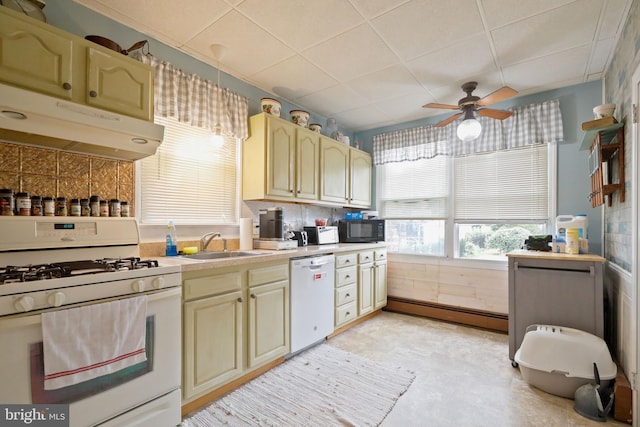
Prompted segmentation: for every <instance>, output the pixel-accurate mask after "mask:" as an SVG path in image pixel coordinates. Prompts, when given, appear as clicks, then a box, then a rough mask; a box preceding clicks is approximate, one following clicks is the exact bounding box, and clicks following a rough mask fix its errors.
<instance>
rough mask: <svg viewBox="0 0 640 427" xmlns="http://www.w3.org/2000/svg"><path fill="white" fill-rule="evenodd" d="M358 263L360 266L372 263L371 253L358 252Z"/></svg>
mask: <svg viewBox="0 0 640 427" xmlns="http://www.w3.org/2000/svg"><path fill="white" fill-rule="evenodd" d="M358 262H359V263H360V264H368V263H370V262H373V251H367V252H360V253H359V254H358Z"/></svg>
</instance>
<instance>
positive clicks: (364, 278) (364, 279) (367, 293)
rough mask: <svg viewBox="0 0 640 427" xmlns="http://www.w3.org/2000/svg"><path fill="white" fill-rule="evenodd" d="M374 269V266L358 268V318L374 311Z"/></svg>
mask: <svg viewBox="0 0 640 427" xmlns="http://www.w3.org/2000/svg"><path fill="white" fill-rule="evenodd" d="M373 269H374V267H373V264H362V265H360V266H359V267H358V316H362V315H363V314H367V313H371V312H372V311H373V292H374V290H373V289H374V283H373V279H374V272H373Z"/></svg>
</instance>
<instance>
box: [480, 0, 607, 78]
mask: <svg viewBox="0 0 640 427" xmlns="http://www.w3.org/2000/svg"><path fill="white" fill-rule="evenodd" d="M600 5H601V1H600V0H583V1H580V2H574V3H571V4H569V5H566V6H563V7H560V8H557V9H554V10H552V11H549V12H546V13H544V14H541V15H537V16H534V17H531V18H529V19H526V20H524V21H520V22H517V23H515V24H511V25H507V26H505V27H502V28H498V29H496V30H493V31H491V37H492V38H493V40H494V44H495V48H496V53H497V55H498V58H499V62H500V65H502V66H505V65H511V64H514V63H517V62H520V61H526V60H529V59H533V58H537V57H541V56H544V55H548V54H550V53H555V52H560V51H563V50H566V49H570V48H574V47H577V46H582V45H585V44H590V43H591V42H592V40H593V39H594V36H595V32H596V27H597V24H598V16H599V13H600V12H599V11H600Z"/></svg>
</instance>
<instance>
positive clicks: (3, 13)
mask: <svg viewBox="0 0 640 427" xmlns="http://www.w3.org/2000/svg"><path fill="white" fill-rule="evenodd" d="M13 13H14V12H13V11H12V10H9V9H8V8H5V7H2V8H0V43H1V45H0V80H1V81H3V82H6V83H9V84H12V85H15V86H20V87H22V88H25V89H31V90H34V91H37V92H41V93H44V94H47V95H51V96H55V97H58V98H64V99H69V100H70V99H72V94H73V92H74V90H75V89H76V88H75V87H74V86H75V84H76V82H75V81H74V80H73V76H72V74H73V53H72V52H73V41H72V39H70V38H69V37H68V36H67V35H66V34H61V32H60V31H59V30H57V29H56V28H53V27H49V26H44V25H40V26H38V25H28V24H26V23H25V20H24V18H22V17H15V16H14V15H13ZM27 19H31V20H32V18H27Z"/></svg>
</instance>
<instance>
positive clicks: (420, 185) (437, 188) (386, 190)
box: [377, 156, 450, 219]
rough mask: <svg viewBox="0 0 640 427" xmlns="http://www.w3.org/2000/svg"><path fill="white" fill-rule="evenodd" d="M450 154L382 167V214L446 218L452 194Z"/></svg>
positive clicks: (389, 217)
mask: <svg viewBox="0 0 640 427" xmlns="http://www.w3.org/2000/svg"><path fill="white" fill-rule="evenodd" d="M449 164H450V158H449V157H447V156H437V157H434V158H431V159H420V160H415V161H412V162H397V163H386V164H384V165H381V166H377V167H378V168H379V169H380V176H381V182H380V184H381V185H380V188H379V189H378V198H379V200H380V206H381V211H382V212H380V215H381V216H382V217H383V218H387V219H401V218H411V219H436V218H446V217H447V214H448V209H447V206H448V202H447V198H448V197H449Z"/></svg>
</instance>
